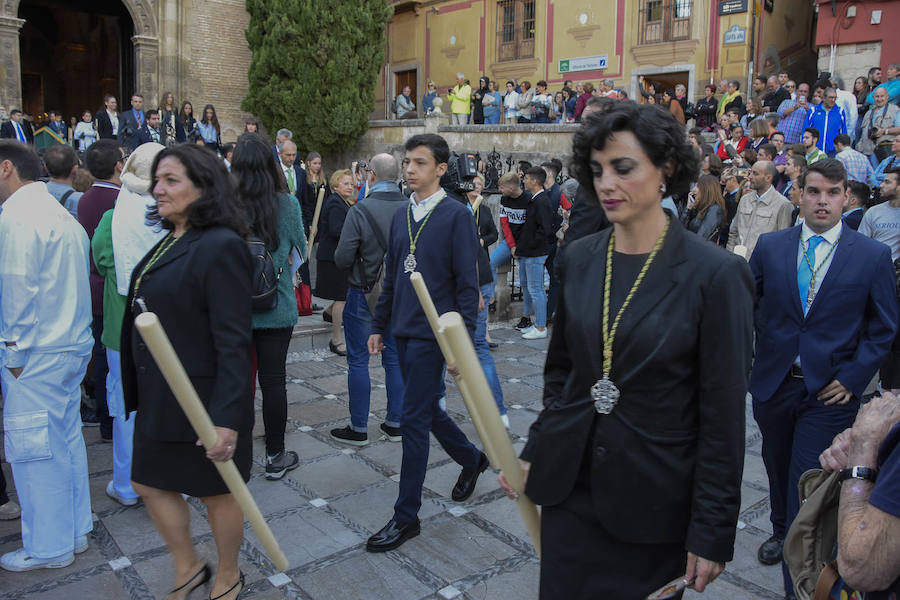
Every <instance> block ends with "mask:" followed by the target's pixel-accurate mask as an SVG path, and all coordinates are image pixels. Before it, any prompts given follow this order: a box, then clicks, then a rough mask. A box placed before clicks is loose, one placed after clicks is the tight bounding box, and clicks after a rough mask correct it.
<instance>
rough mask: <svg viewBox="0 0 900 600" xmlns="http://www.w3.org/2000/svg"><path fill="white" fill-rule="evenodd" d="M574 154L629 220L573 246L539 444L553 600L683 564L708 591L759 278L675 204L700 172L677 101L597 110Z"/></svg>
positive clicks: (647, 587) (721, 553) (536, 455)
mask: <svg viewBox="0 0 900 600" xmlns="http://www.w3.org/2000/svg"><path fill="white" fill-rule="evenodd" d="M572 154H573V156H574V158H573V164H572V170H573V171H574V172H575V173H576V176H577V178H578V181H579V183H580V184H581V185H582V187H584V188H588V189H593V190H594V191H595V193H596V196H597V198H598V199H599V201H600V203H601V205H602V206H603V210H604V212H605V213H606V216H607V217H608V218H609V220H610V222H612V224H613V227H612V228H609V229H605V230H603V231H601V232H599V233H595V234H592V235H589V236H587V237H584V238H582V239H580V240H576V241H575V242H572V243H571V244H570V245H569V246H567V247H566V251H565V252H564V253H563V254H562V258H561V259H560V257H557V270H558V277H559V278H560V281H561V284H560V295H559V300H558V305H557V311H556V317H555V318H554V321H555V323H554V327H553V335H552V337H551V340H550V346H549V349H548V354H547V362H546V365H545V367H544V410H543V411H542V412H541V414H540V415H539V416H538V418H537V420H536V421H535V422H534V424H533V425H532V426H531V429H530V431H529V433H528V442H527V443H526V445H525V448H524V449H523V450H522V454H521V459H522V467H523V476H524V477H526V485H525V493H526V494H527V495H528V497H529V498H531V500H533V501H534V502H535V503H537V504H540V505H542V506H543V510H542V513H541V537H542V554H541V582H540V597H541V598H542V599H550V598H567V599H581V598H583V599H589V598H646V597H647V595H648V594H650V593H651V592H653V590H654V589H656V588H658V587H660V586H662V585H664V584H666V583H667V582H669V581H671V580H672V579H673V578H678V581H679V582H680V581H681V578H684V579H686V580H688V581H689V582H691V584H692V585H693V587H694V588H695V589H696V590H697V591H700V592H702V591H703V590H704V588H705V587H706V585H707V584H708V583H709V582H710V581H712V580H713V579H715V577H716V576H717V575H719V573H721V572H722V570H723V569H724V567H725V565H724V563H725V562H726V561H728V560H731V558H732V554H733V546H734V538H735V528H736V525H737V518H738V511H739V509H740V491H741V472H742V466H743V460H744V414H745V395H746V392H747V377H748V371H749V368H750V357H751V350H752V346H751V341H752V329H753V278H752V276H751V274H750V269H749V268H748V267H747V263H746V261H744V260H742V259H740V258H739V257H737V256H735V255H733V254H729V253H727V252H725V251H723V250H721V249H720V248H717V247H715V246H714V245H712V244H708V243H706V242H705V241H703V240H702V239H700V238H699V237H698V236H696V235H693V234H691V233H688V232H686V231H685V229H684V228H683V227H682V226H681V224H680V223H679V221H678V217H677V216H676V215H674V214H672V213H670V212H668V211H665V210H663V208H662V206H661V200H662V198H663V197H664V196H666V195H669V194H674V195H684V194H685V193H686V192H687V191H688V188H689V186H690V182H691V181H692V179H693V178H694V177H696V173H697V171H698V158H697V154H696V152H695V151H694V150H693V149H692V147H691V145H690V143H689V142H688V141H687V136H685V133H684V128H683V127H682V125H681V124H680V123H678V122H677V121H676V120H675V119H674V118H673V117H672V115H671V114H669V113H668V111H667V110H665V109H663V108H662V107H657V106H648V105H638V104H634V103H630V102H623V103H618V104H616V105H615V106H614V107H613V108H611V109H610V110H609V111H608V112H603V113H592V114H591V115H590V116H588V117H587V119H586V121H585V123H584V125H583V126H582V127H581V129H579V130H578V132H577V133H576V134H575V139H574V143H573V148H572ZM501 485H504V487H506V482H505V479H504V478H503V477H502V474H501ZM507 493H511V492H510V491H509V490H507ZM673 597H676V596H673ZM679 597H680V594H679Z"/></svg>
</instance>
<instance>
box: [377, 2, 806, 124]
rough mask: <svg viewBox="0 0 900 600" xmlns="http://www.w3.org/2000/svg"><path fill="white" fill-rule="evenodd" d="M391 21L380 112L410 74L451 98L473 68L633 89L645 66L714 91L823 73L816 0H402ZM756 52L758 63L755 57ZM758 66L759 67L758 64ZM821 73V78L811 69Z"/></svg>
mask: <svg viewBox="0 0 900 600" xmlns="http://www.w3.org/2000/svg"><path fill="white" fill-rule="evenodd" d="M393 4H394V16H393V18H392V19H391V21H390V24H389V26H388V32H387V38H386V42H385V44H386V46H385V58H386V62H385V65H384V68H383V71H382V75H381V82H380V83H381V85H380V86H379V89H378V92H377V105H376V107H375V111H374V113H373V117H376V118H387V117H389V104H390V102H388V101H386V100H385V98H393V97H395V96H396V95H397V94H399V93H400V91H401V90H402V88H403V86H404V85H410V86H411V87H412V88H413V91H414V96H415V98H416V104H417V105H418V104H420V102H421V97H422V94H423V93H424V91H425V84H426V82H427V81H429V80H432V81H434V82H435V84H436V85H437V87H438V90H439V91H440V92H441V94H442V95H443V96H444V98H445V99H446V91H447V88H449V87H452V86H453V85H455V83H456V73H457V72H462V73H463V74H465V76H466V78H467V79H469V80H470V81H471V82H472V84H473V85H477V81H478V78H479V77H480V76H481V75H487V76H488V77H489V78H491V79H492V80H495V81H497V82H498V85H499V87H500V89H501V90H502V89H503V86H504V84H505V82H506V81H507V80H509V79H513V78H515V79H518V80H519V81H522V80H528V81H530V82H531V84H532V85H534V84H535V83H536V82H537V81H539V80H545V81H547V82H548V84H549V88H550V89H551V90H557V89H560V88H561V87H562V85H563V82H564V81H565V80H568V79H571V80H572V81H573V82H579V81H590V82H592V83H594V84H595V85H596V84H597V83H598V81H600V80H602V79H612V80H613V81H614V83H615V86H614V87H616V88H620V89H624V90H625V91H626V92H627V93H628V94H629V96H630V97H632V98H634V97H635V96H636V95H638V94H639V91H638V90H639V85H640V84H639V76H641V75H643V76H645V78H646V79H647V80H649V81H654V82H655V83H657V86H658V87H659V86H665V87H674V85H675V84H676V83H682V84H684V85H685V86H687V88H688V90H689V95H691V97H694V96H702V95H703V87H704V85H706V84H707V83H709V82H711V81H716V80H718V79H720V78H727V79H737V80H739V81H740V82H741V84H742V86H741V87H742V89H744V87H745V86H746V84H747V81H748V77H752V76H751V75H750V74H751V72H752V73H753V74H757V73H764V74H774V73H777V72H778V71H779V70H782V69H784V70H787V71H788V72H789V73H790V74H791V76H792V77H793V78H798V79H799V78H812V77H813V76H814V75H815V73H814V72H813V71H814V69H815V52H814V48H815V45H814V42H813V36H814V34H815V11H814V8H813V4H812V3H811V2H807V1H806V0H791V1H788V0H763V1H762V2H757V3H755V4H754V3H753V2H752V1H751V0H431V1H428V0H399V1H397V2H394V3H393ZM751 62H752V64H751ZM751 69H752V71H751ZM810 80H811V79H810Z"/></svg>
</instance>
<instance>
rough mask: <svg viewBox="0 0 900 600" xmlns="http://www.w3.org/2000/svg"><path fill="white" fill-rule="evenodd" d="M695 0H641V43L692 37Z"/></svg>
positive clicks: (673, 40)
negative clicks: (692, 15) (692, 16)
mask: <svg viewBox="0 0 900 600" xmlns="http://www.w3.org/2000/svg"><path fill="white" fill-rule="evenodd" d="M692 9H693V0H641V3H640V11H639V18H640V22H639V32H640V43H641V44H659V43H662V42H675V41H678V40H687V39H690V37H691V13H692V12H693V10H692Z"/></svg>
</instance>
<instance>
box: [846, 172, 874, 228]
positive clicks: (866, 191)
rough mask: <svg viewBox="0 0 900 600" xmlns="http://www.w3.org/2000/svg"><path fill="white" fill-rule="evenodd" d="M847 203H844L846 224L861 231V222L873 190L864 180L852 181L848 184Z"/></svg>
mask: <svg viewBox="0 0 900 600" xmlns="http://www.w3.org/2000/svg"><path fill="white" fill-rule="evenodd" d="M847 186H848V188H849V189H848V191H847V203H846V204H845V205H844V216H843V217H842V218H843V219H844V224H845V225H846V226H847V227H849V228H850V229H853V230H854V231H859V224H860V222H862V218H863V215H864V214H866V206H868V204H869V198H870V197H871V195H872V190H871V188H869V186H867V185H866V184H864V183H863V182H862V181H851V182H849V183H848V184H847Z"/></svg>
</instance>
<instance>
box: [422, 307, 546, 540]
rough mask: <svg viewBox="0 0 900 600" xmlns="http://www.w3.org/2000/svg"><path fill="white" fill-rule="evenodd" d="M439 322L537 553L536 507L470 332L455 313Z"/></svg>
mask: <svg viewBox="0 0 900 600" xmlns="http://www.w3.org/2000/svg"><path fill="white" fill-rule="evenodd" d="M438 322H439V323H440V326H441V331H442V332H443V335H444V337H445V339H446V341H447V344H448V345H449V346H450V348H451V350H452V352H453V356H454V357H455V359H456V367H457V368H458V369H459V380H460V381H462V382H464V383H465V386H464V387H462V388H460V391H461V392H462V394H463V400H464V401H465V403H466V408H467V409H468V410H469V414H471V415H472V422H473V423H474V424H475V428H476V429H477V430H478V435H479V437H480V438H481V439H482V441H485V440H489V442H490V443H486V444H485V451H486V452H487V453H488V457H489V458H490V459H491V464H492V465H494V467H495V468H499V469H500V470H502V471H503V475H504V476H505V477H506V481H507V482H508V483H509V485H510V487H512V489H514V490H515V491H516V492H517V493H518V495H519V497H518V499H517V500H516V504H517V505H518V507H519V513H520V514H521V515H522V520H523V521H525V528H526V529H527V530H528V535H530V536H531V541H532V543H533V544H534V550H535V552H537V554H538V556H540V555H541V521H540V516H539V515H538V510H537V507H536V506H535V505H534V503H532V502H531V500H529V499H528V497H527V496H526V495H525V493H524V491H525V490H524V487H525V486H524V482H523V481H522V467H521V466H520V465H519V460H518V458H517V457H516V453H515V450H514V449H513V446H512V442H510V440H509V434H508V433H507V432H506V427H504V426H503V421H501V420H500V410H499V409H498V408H497V403H496V402H495V401H494V394H493V393H492V392H491V388H490V386H489V385H488V382H487V378H486V377H485V376H484V369H482V368H481V362H479V360H478V355H477V354H475V346H474V345H472V338H470V337H469V331H468V329H466V326H465V323H464V322H463V319H462V316H461V315H460V314H459V313H457V312H449V313H445V314H443V315H441V317H440V319H439V320H438ZM476 414H477V415H478V417H477V418H476V417H475V415H476Z"/></svg>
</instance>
